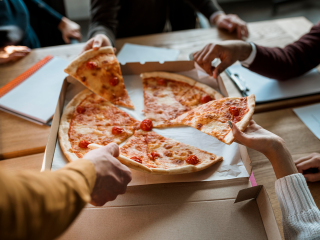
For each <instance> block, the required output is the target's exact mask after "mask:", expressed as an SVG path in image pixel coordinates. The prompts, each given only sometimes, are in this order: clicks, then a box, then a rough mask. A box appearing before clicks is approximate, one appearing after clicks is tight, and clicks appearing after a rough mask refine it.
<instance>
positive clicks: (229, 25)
mask: <svg viewBox="0 0 320 240" xmlns="http://www.w3.org/2000/svg"><path fill="white" fill-rule="evenodd" d="M213 23H214V24H216V25H217V27H218V28H220V29H225V30H227V31H229V33H232V32H237V37H238V39H244V38H248V36H249V32H248V28H247V24H246V22H245V21H243V20H241V19H240V18H239V17H238V16H237V15H235V14H228V15H226V14H224V13H221V14H219V15H217V16H216V17H215V18H214V19H213Z"/></svg>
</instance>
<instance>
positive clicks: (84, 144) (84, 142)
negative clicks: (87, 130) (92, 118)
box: [79, 140, 90, 148]
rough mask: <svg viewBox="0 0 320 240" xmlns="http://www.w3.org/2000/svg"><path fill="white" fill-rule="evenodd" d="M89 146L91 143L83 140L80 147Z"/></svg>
mask: <svg viewBox="0 0 320 240" xmlns="http://www.w3.org/2000/svg"><path fill="white" fill-rule="evenodd" d="M89 144H90V143H89V142H88V141H87V140H81V141H80V142H79V147H81V148H87V147H88V145H89Z"/></svg>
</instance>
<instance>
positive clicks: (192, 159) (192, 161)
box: [186, 155, 199, 165]
mask: <svg viewBox="0 0 320 240" xmlns="http://www.w3.org/2000/svg"><path fill="white" fill-rule="evenodd" d="M186 162H187V163H188V164H192V165H196V164H197V163H198V162H199V159H198V158H197V156H195V155H190V156H189V157H187V159H186Z"/></svg>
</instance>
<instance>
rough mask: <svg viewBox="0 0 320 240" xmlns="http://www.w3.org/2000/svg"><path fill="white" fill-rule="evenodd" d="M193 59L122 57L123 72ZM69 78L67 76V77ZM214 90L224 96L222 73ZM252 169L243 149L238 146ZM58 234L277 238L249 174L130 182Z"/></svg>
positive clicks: (167, 67)
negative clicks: (143, 60)
mask: <svg viewBox="0 0 320 240" xmlns="http://www.w3.org/2000/svg"><path fill="white" fill-rule="evenodd" d="M192 69H194V62H193V61H175V62H164V63H162V64H161V63H158V62H147V63H145V64H141V63H127V64H125V65H122V66H121V70H122V73H123V75H132V74H140V73H142V72H150V71H168V72H182V71H189V70H192ZM68 78H70V77H68ZM68 78H66V79H65V80H64V83H63V86H62V89H61V93H60V97H59V100H58V104H57V108H56V111H55V114H54V118H53V121H52V126H51V130H50V134H49V138H48V142H47V146H46V151H45V155H44V160H43V166H42V170H50V169H51V166H52V162H53V157H54V153H55V147H56V143H57V139H58V129H59V124H60V117H61V115H62V113H63V107H64V104H65V95H66V92H67V88H68V85H69V84H70V83H69V81H68ZM218 90H219V91H220V92H221V93H222V94H223V95H224V96H228V93H227V91H226V88H225V86H224V84H223V81H222V80H221V78H219V79H218ZM239 150H240V155H241V159H242V162H243V165H244V167H245V169H246V171H247V172H248V176H250V175H251V171H252V167H251V161H250V158H249V155H248V153H247V149H246V147H244V146H241V145H240V146H239ZM60 239H166V240H167V239H252V240H253V239H272V240H277V239H281V235H280V232H279V229H278V225H277V222H276V220H275V216H274V213H273V210H272V206H271V203H270V200H269V198H268V195H267V192H266V190H265V188H264V187H263V186H256V187H252V186H251V183H250V181H249V177H240V178H234V179H227V180H215V181H199V182H179V183H161V184H150V185H140V186H129V187H128V188H127V192H126V193H125V194H124V195H120V196H118V198H117V199H116V200H115V201H113V202H108V203H107V204H106V205H104V206H103V207H94V206H91V205H90V204H88V205H87V207H85V209H84V210H83V211H82V212H81V214H80V215H79V217H78V218H77V219H76V220H75V222H74V223H73V224H72V226H71V227H70V228H69V229H68V230H67V231H66V232H65V233H64V234H63V235H62V236H61V237H60Z"/></svg>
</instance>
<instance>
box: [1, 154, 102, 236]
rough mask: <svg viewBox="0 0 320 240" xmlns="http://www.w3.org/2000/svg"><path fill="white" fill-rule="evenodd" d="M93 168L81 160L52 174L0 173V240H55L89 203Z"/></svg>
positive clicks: (94, 174) (94, 178) (92, 182)
mask: <svg viewBox="0 0 320 240" xmlns="http://www.w3.org/2000/svg"><path fill="white" fill-rule="evenodd" d="M95 181H96V173H95V169H94V165H93V164H92V163H91V162H90V161H88V160H84V159H80V160H77V161H75V162H72V163H69V164H67V165H66V166H65V167H64V168H62V169H60V170H58V171H55V172H49V171H48V172H42V173H40V172H39V173H38V172H32V171H22V172H18V173H12V172H10V173H7V172H4V171H3V170H2V171H1V170H0V239H8V240H10V239H46V240H47V239H54V238H56V237H57V236H59V235H60V234H61V233H62V232H63V231H65V230H66V229H67V227H68V226H69V225H70V224H71V223H72V221H73V220H74V219H75V218H76V217H77V215H78V214H79V213H80V211H81V209H82V208H83V207H84V206H85V204H86V203H88V202H90V200H91V198H90V193H91V191H92V189H93V186H94V184H95Z"/></svg>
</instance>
